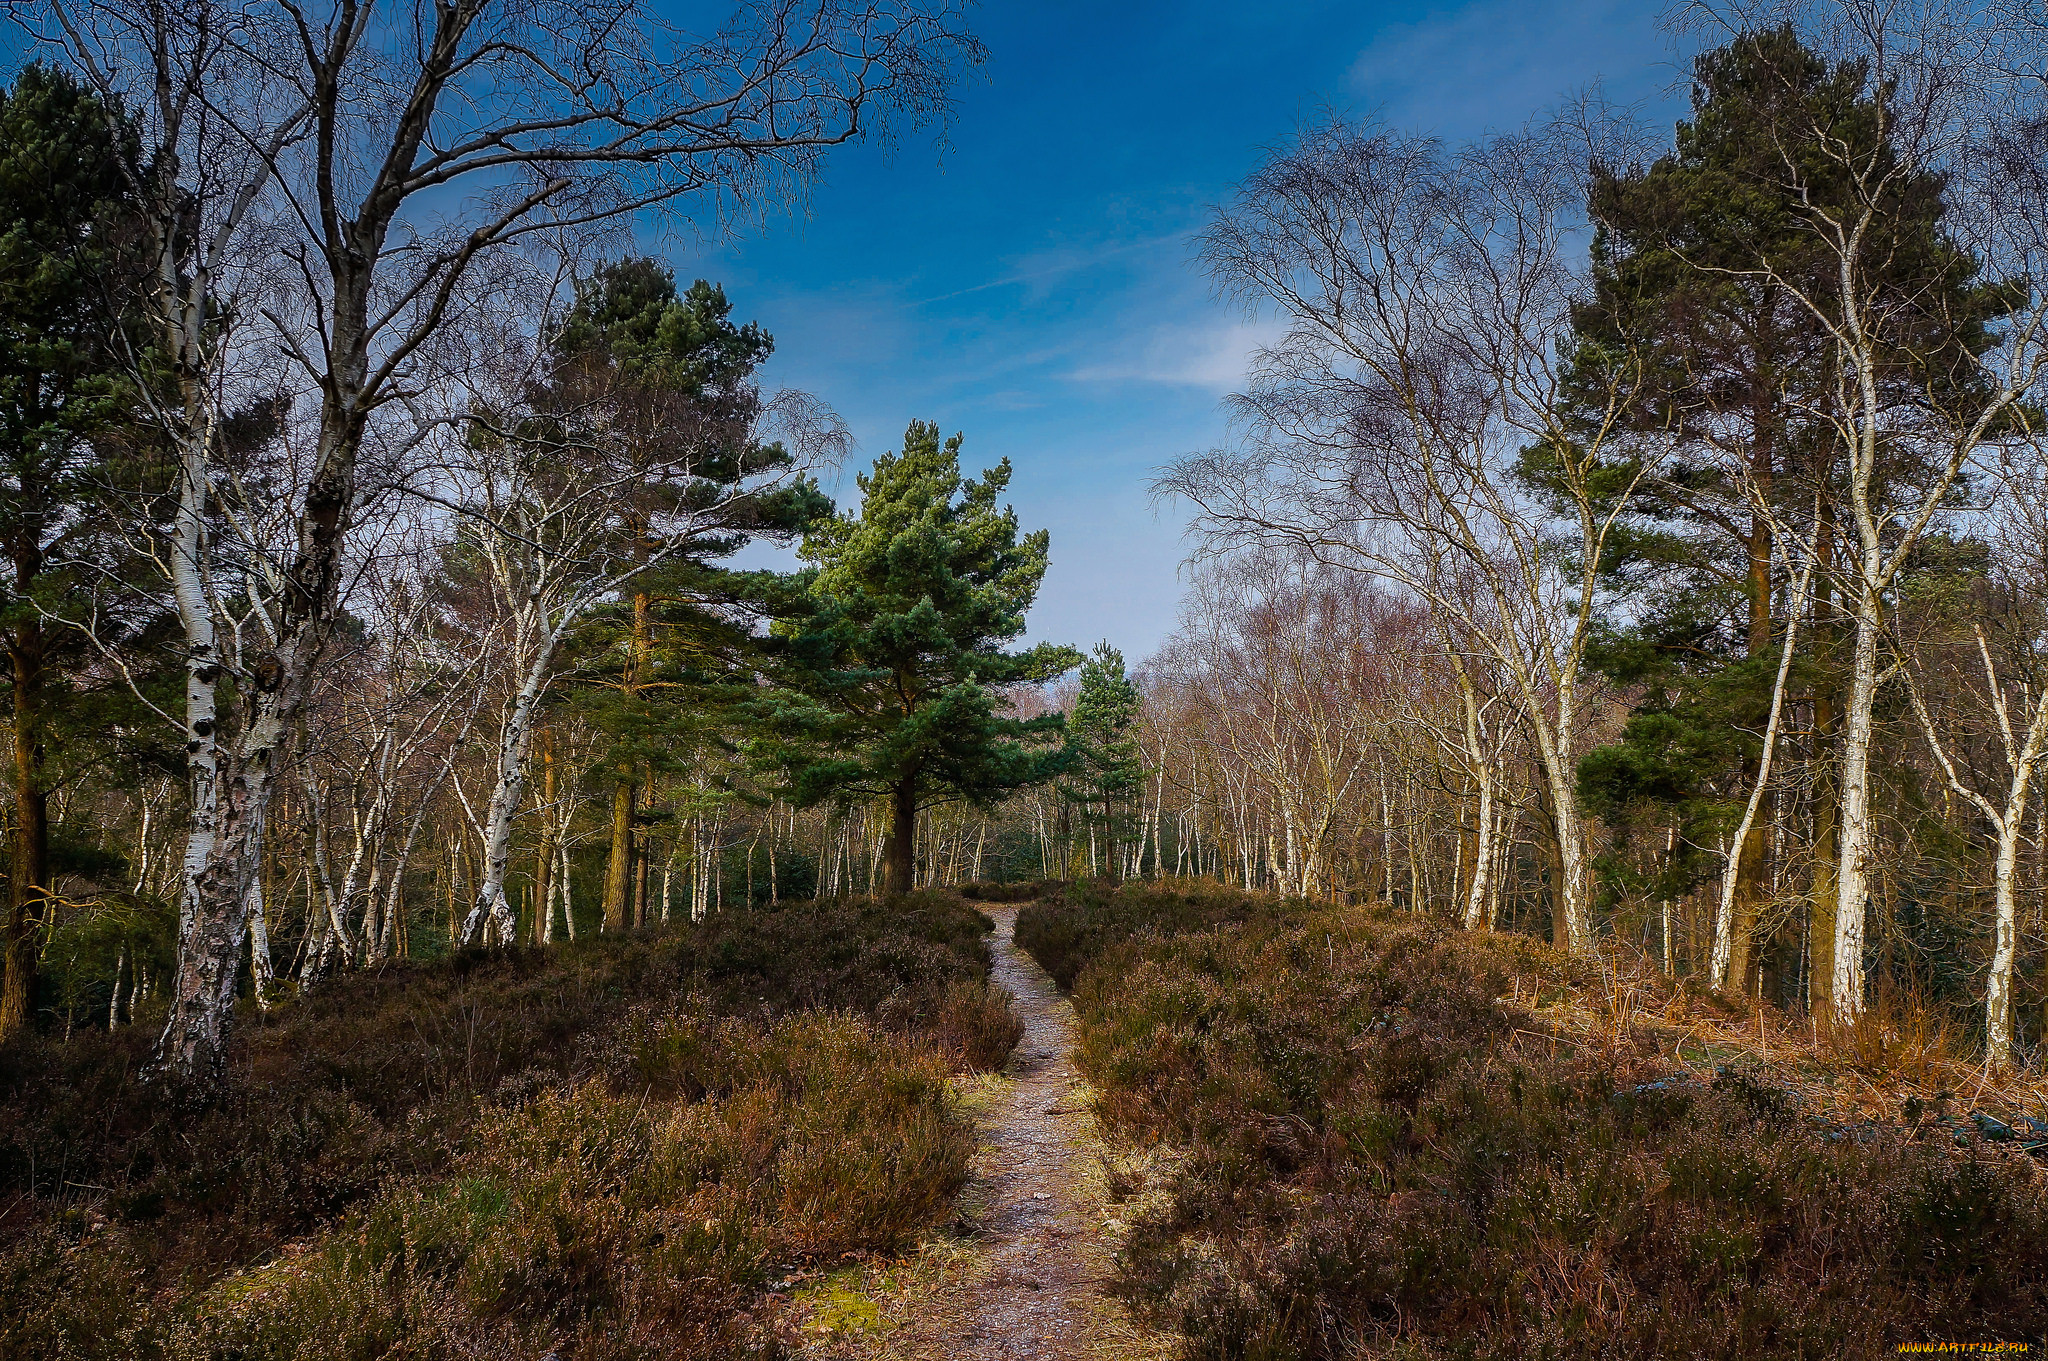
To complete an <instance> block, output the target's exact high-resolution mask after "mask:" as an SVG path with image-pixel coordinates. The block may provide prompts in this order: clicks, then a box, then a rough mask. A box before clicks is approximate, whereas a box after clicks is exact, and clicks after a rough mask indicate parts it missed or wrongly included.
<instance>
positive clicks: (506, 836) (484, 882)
mask: <svg viewBox="0 0 2048 1361" xmlns="http://www.w3.org/2000/svg"><path fill="white" fill-rule="evenodd" d="M554 649H555V640H554V638H552V637H549V638H548V639H547V640H546V641H545V643H544V644H543V645H542V647H541V648H540V651H539V653H538V655H537V656H535V658H534V660H533V664H532V665H531V666H529V667H528V668H527V670H526V675H525V676H524V677H523V678H522V680H521V682H520V686H519V694H518V695H517V697H516V698H515V699H514V700H513V702H512V714H511V717H510V718H509V719H507V720H506V723H505V731H504V734H503V736H502V737H501V738H500V739H499V743H498V778H497V782H496V783H495V785H494V786H493V787H492V789H491V807H490V812H489V814H488V815H487V817H486V820H485V824H484V865H483V873H482V874H480V875H479V876H477V878H478V883H477V894H476V901H475V903H474V904H473V905H472V906H471V907H470V909H469V915H468V917H466V918H465V919H464V920H463V923H462V929H461V932H460V934H459V936H458V939H459V940H460V941H461V942H462V943H463V944H468V943H469V942H470V941H472V940H474V939H476V937H477V934H478V933H479V932H480V931H481V930H482V929H483V925H484V923H485V922H486V921H488V922H490V924H491V927H492V929H493V930H495V931H496V932H497V936H498V943H499V944H500V945H510V944H511V943H512V933H513V930H514V929H515V927H516V926H517V923H516V922H515V921H514V920H513V917H512V912H511V909H510V908H509V907H508V906H507V905H506V902H505V870H506V867H507V866H508V865H509V864H510V862H511V857H512V823H513V820H514V819H515V818H517V817H518V816H519V805H520V804H521V803H522V802H524V801H525V799H526V757H527V752H528V750H529V749H530V748H531V746H532V743H533V717H534V711H535V710H536V709H538V708H539V707H540V697H541V692H542V691H544V690H546V689H547V684H548V679H549V672H550V668H551V667H552V666H553V665H554Z"/></svg>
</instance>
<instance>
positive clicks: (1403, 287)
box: [1161, 119, 1657, 950]
mask: <svg viewBox="0 0 2048 1361" xmlns="http://www.w3.org/2000/svg"><path fill="white" fill-rule="evenodd" d="M1582 126H1583V125H1575V124H1572V123H1569V122H1567V121H1563V120H1560V121H1558V122H1556V123H1554V124H1551V125H1547V126H1545V127H1543V128H1540V129H1539V130H1537V131H1536V132H1533V133H1529V134H1520V135H1515V136H1508V137H1501V138H1496V139H1492V140H1489V141H1486V142H1482V143H1477V144H1474V145H1471V146H1468V147H1464V148H1459V149H1450V148H1446V147H1444V146H1442V145H1440V144H1438V143H1436V142H1435V141H1432V140H1430V139H1427V138H1420V137H1409V136H1404V135H1401V134H1397V133H1394V132H1390V131H1387V130H1385V129H1382V128H1379V127H1376V126H1371V125H1362V124H1357V123H1351V122H1346V121H1343V120H1341V119H1340V120H1332V121H1328V122H1325V123H1322V124H1319V125H1316V126H1313V127H1311V128H1309V129H1307V130H1305V131H1304V132H1303V133H1302V134H1301V136H1300V137H1299V138H1298V140H1297V141H1296V142H1295V144H1293V145H1292V146H1290V147H1288V148H1286V149H1284V150H1283V151H1281V152H1280V153H1279V154H1277V155H1276V156H1275V157H1274V158H1273V159H1272V160H1271V161H1269V162H1268V163H1267V164H1266V165H1265V166H1263V167H1262V168H1261V169H1260V170H1259V171H1258V172H1256V173H1255V174H1254V175H1253V176H1252V177H1251V179H1250V180H1249V181H1247V183H1246V184H1245V186H1244V187H1243V188H1242V189H1241V190H1240V191H1239V194H1238V197H1237V199H1236V201H1235V202H1234V204H1233V205H1232V206H1231V207H1229V208H1228V209H1226V210H1225V211H1223V212H1222V213H1221V214H1219V216H1218V218H1217V220H1216V221H1215V223H1214V224H1213V225H1212V226H1211V227H1210V229H1209V230H1208V233H1207V235H1206V236H1205V238H1204V249H1205V253H1206V258H1207V260H1208V263H1209V266H1210V269H1211V271H1212V272H1213V273H1214V275H1215V276H1216V278H1217V279H1218V281H1219V283H1220V284H1221V286H1222V287H1223V288H1224V289H1225V290H1226V292H1228V293H1229V294H1230V295H1232V296H1234V297H1236V298H1238V299H1240V300H1242V301H1243V302H1244V303H1245V304H1246V305H1247V306H1248V307H1252V308H1257V309H1266V308H1270V309H1272V310H1274V311H1276V312H1277V313H1278V314H1279V315H1280V316H1281V318H1282V319H1283V320H1284V321H1285V322H1286V323H1287V325H1288V328H1289V329H1288V333H1287V336H1286V338H1285V339H1284V340H1282V341H1281V342H1280V343H1279V344H1278V345H1276V346H1274V347H1273V348H1272V349H1270V350H1268V351H1266V352H1264V353H1263V354H1262V355H1261V356H1260V358H1259V361H1258V365H1257V368H1256V370H1255V372H1254V375H1253V381H1252V385H1251V388H1250V390H1249V391H1248V392H1247V393H1246V394H1245V395H1244V396H1242V397H1241V398H1239V399H1238V410H1239V414H1240V417H1241V429H1242V430H1243V433H1244V439H1243V440H1242V441H1241V443H1240V445H1239V447H1237V448H1236V449H1233V450H1226V451H1222V452H1218V453H1216V454H1212V455H1208V456H1200V457H1192V458H1189V459H1186V460H1183V461H1182V462H1181V463H1180V464H1178V465H1177V466H1176V467H1175V468H1174V469H1173V471H1172V472H1171V473H1170V474H1169V476H1168V477H1166V478H1165V479H1164V480H1163V482H1162V483H1161V486H1162V488H1163V489H1165V490H1168V491H1171V492H1176V493H1179V494H1181V495H1184V496H1187V497H1188V498H1189V499H1190V500H1192V501H1193V502H1194V503H1195V504H1196V506H1197V507H1198V519H1197V524H1198V526H1199V527H1200V528H1201V529H1203V530H1204V531H1206V533H1207V534H1208V535H1209V542H1210V543H1211V544H1212V545H1218V546H1228V545H1234V544H1238V543H1242V542H1246V541H1251V542H1264V543H1274V544H1283V545H1290V546H1292V547H1294V548H1296V549H1298V550H1299V551H1302V552H1305V553H1307V554H1310V555H1312V556H1314V557H1316V558H1318V559H1319V560H1322V561H1325V562H1327V563H1330V564H1332V565H1334V566H1337V567H1341V568H1344V569H1347V570H1352V571H1357V572H1363V573H1368V574H1371V575H1375V576H1378V577H1381V578H1383V579H1386V580H1390V581H1393V582H1396V583H1399V584H1400V585H1401V586H1403V587H1405V588H1406V589H1408V590H1410V591H1413V592H1414V593H1416V595H1418V596H1419V597H1421V598H1422V599H1424V600H1426V601H1427V602H1428V603H1429V604H1430V606H1431V608H1432V609H1434V610H1436V611H1439V612H1441V613H1442V614H1444V615H1445V616H1447V617H1448V618H1450V619H1452V620H1454V621H1456V624H1457V627H1458V628H1459V630H1460V632H1461V633H1463V634H1464V635H1465V636H1466V637H1469V638H1471V639H1472V640H1474V642H1475V644H1477V645H1479V646H1482V647H1483V648H1484V649H1485V651H1486V653H1487V654H1488V656H1489V657H1490V659H1491V660H1493V661H1495V662H1497V663H1498V664H1499V666H1500V668H1501V671H1502V674H1503V675H1504V676H1505V677H1506V678H1507V680H1508V682H1509V683H1510V684H1511V685H1512V687H1513V688H1514V691H1515V693H1516V697H1517V700H1518V702H1519V704H1520V707H1521V709H1522V711H1523V714H1524V716H1525V719H1526V721H1527V723H1528V725H1529V729H1530V732H1531V734H1532V736H1533V738H1534V741H1535V746H1536V750H1537V754H1538V758H1539V762H1540V765H1541V768H1542V771H1543V776H1544V781H1545V784H1546V786H1547V790H1548V794H1549V797H1548V799H1547V800H1546V808H1547V809H1548V811H1549V814H1550V819H1551V824H1552V826H1551V830H1552V832H1553V838H1554V842H1555V845H1556V848H1557V860H1558V865H1557V869H1558V876H1557V899H1558V902H1557V920H1558V921H1559V923H1560V924H1561V926H1562V930H1561V932H1560V935H1561V937H1562V938H1563V939H1564V940H1566V941H1568V942H1569V943H1570V945H1571V947H1572V948H1573V949H1577V950H1585V949H1589V948H1590V947H1591V944H1592V939H1593V936H1592V920H1591V899H1592V894H1591V886H1590V883H1589V880H1588V858H1589V851H1588V847H1587V843H1586V832H1585V826H1584V822H1583V819H1582V818H1581V816H1580V814H1579V811H1578V803H1577V797H1576V777H1577V767H1576V761H1577V755H1578V751H1577V748H1578V745H1579V741H1580V728H1581V717H1580V710H1579V705H1580V702H1581V698H1582V696H1581V682H1582V678H1583V672H1584V664H1585V654H1586V646H1587V642H1588V639H1589V636H1590V634H1591V631H1592V629H1593V626H1594V624H1595V622H1596V620H1597V618H1598V613H1599V609H1600V607H1601V605H1602V603H1603V582H1602V580H1601V576H1600V572H1599V564H1600V561H1601V559H1602V556H1603V554H1604V553H1605V552H1606V549H1607V544H1608V541H1609V539H1610V538H1611V537H1612V536H1613V534H1614V533H1615V530H1616V526H1617V525H1618V524H1620V523H1621V522H1622V520H1623V517H1624V516H1625V515H1626V514H1627V511H1628V508H1629V504H1630V498H1631V494H1632V492H1633V489H1634V487H1635V486H1636V485H1637V483H1638V482H1639V481H1640V480H1641V479H1642V477H1643V476H1645V475H1646V473H1648V472H1649V471H1650V470H1651V469H1652V468H1654V466H1655V462H1656V458H1657V454H1656V452H1655V451H1654V450H1646V449H1645V448H1644V446H1643V444H1642V442H1641V441H1640V440H1636V441H1633V442H1632V445H1631V449H1630V450H1629V451H1628V454H1627V456H1626V457H1625V458H1622V459H1619V460H1617V459H1615V458H1613V457H1611V455H1612V454H1614V453H1616V452H1618V451H1612V450H1610V448H1609V443H1610V440H1611V439H1612V438H1613V437H1614V436H1615V434H1616V433H1617V431H1619V430H1620V429H1622V428H1623V418H1624V415H1625V413H1626V410H1627V408H1628V406H1629V403H1630V402H1631V401H1632V400H1633V396H1634V387H1635V384H1636V382H1637V379H1638V377H1639V375H1638V374H1637V373H1636V371H1635V367H1634V359H1633V356H1631V355H1630V354H1629V353H1627V352H1625V351H1622V352H1611V353H1609V354H1608V355H1606V356H1605V362H1604V363H1603V365H1602V366H1601V367H1600V370H1599V382H1600V384H1601V387H1600V391H1601V394H1602V395H1601V398H1600V400H1599V401H1598V402H1597V403H1595V404H1594V408H1595V411H1596V414H1595V415H1594V416H1593V418H1591V419H1578V420H1573V421H1569V422H1568V421H1567V420H1566V419H1565V418H1564V416H1563V415H1562V413H1561V402H1560V400H1559V399H1560V395H1561V394H1560V390H1561V385H1562V383H1563V381H1564V378H1565V368H1564V363H1563V356H1564V355H1565V353H1566V350H1565V344H1564V342H1565V339H1566V335H1567V333H1568V331H1569V328H1570V321H1571V308H1572V304H1573V301H1574V299H1575V298H1576V297H1577V296H1578V295H1579V294H1580V292H1581V291H1582V282H1581V275H1582V270H1583V259H1584V254H1583V252H1584V247H1585V243H1586V236H1587V233H1588V227H1587V223H1586V220H1585V217H1584V212H1583V199H1584V185H1583V183H1582V179H1583V172H1584V165H1585V163H1586V153H1587V151H1588V150H1590V149H1593V148H1590V147H1589V146H1588V143H1587V140H1586V139H1585V137H1584V136H1583V135H1582ZM1587 375H1588V370H1587V368H1586V366H1585V365H1583V363H1582V364H1581V365H1580V367H1579V369H1578V376H1577V379H1576V381H1578V382H1579V383H1580V384H1582V386H1581V389H1580V390H1581V392H1583V391H1584V390H1585V389H1584V386H1583V384H1585V382H1586V380H1587ZM1617 465H1618V471H1617ZM1453 561H1455V563H1456V564H1457V567H1458V571H1457V572H1455V573H1453V572H1450V571H1448V570H1447V564H1449V563H1451V562H1453ZM1467 578H1469V579H1470V580H1471V581H1473V582H1476V583H1478V584H1479V586H1480V587H1481V598H1482V599H1483V602H1484V610H1483V612H1481V613H1475V612H1474V611H1473V609H1472V608H1471V606H1470V604H1469V603H1468V598H1467V596H1466V595H1465V594H1464V593H1463V592H1462V591H1453V590H1448V589H1446V588H1445V584H1444V583H1445V582H1446V581H1448V580H1454V579H1455V580H1460V581H1462V580H1465V579H1467Z"/></svg>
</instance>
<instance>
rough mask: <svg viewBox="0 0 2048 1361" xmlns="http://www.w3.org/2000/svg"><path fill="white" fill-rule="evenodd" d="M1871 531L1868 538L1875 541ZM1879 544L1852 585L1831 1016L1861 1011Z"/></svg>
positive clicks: (1878, 622) (1849, 1016) (1878, 624)
mask: <svg viewBox="0 0 2048 1361" xmlns="http://www.w3.org/2000/svg"><path fill="white" fill-rule="evenodd" d="M1875 537H1876V536H1875V534H1874V533H1873V534H1872V535H1871V536H1870V538H1871V539H1873V540H1874V539H1875ZM1878 551H1879V550H1878V548H1877V546H1876V545H1875V544H1874V543H1872V544H1870V545H1868V546H1867V547H1866V550H1865V553H1864V556H1865V559H1866V561H1865V563H1864V564H1863V570H1862V571H1861V572H1859V574H1858V576H1859V578H1860V579H1859V580H1858V581H1857V582H1856V584H1855V591H1856V597H1855V601H1854V603H1853V611H1854V616H1855V625H1856V645H1855V652H1854V655H1853V660H1852V663H1851V668H1850V672H1849V695H1848V705H1847V712H1845V713H1844V714H1843V716H1842V768H1841V797H1840V800H1839V806H1840V809H1841V813H1840V817H1841V823H1840V827H1839V830H1838V832H1837V836H1838V838H1839V845H1840V853H1839V856H1838V859H1837V863H1836V867H1835V945H1834V961H1833V978H1832V982H1831V986H1830V987H1829V990H1828V993H1829V1001H1830V1003H1831V1005H1832V1006H1833V1008H1834V1012H1835V1019H1836V1020H1838V1021H1843V1022H1850V1021H1854V1020H1855V1019H1856V1018H1857V1017H1858V1016H1860V1015H1862V1014H1863V941H1864V930H1865V925H1866V923H1865V920H1864V918H1865V913H1866V911H1867V909H1868V906H1869V901H1870V850H1871V841H1872V837H1873V831H1874V829H1873V828H1872V826H1871V819H1870V743H1871V736H1872V733H1873V730H1874V725H1873V710H1874V709H1875V708H1876V703H1877V640H1878V633H1879V631H1880V630H1881V629H1882V627H1883V619H1882V618H1881V617H1880V614H1879V609H1880V605H1879V601H1878V594H1877V589H1876V587H1875V586H1874V585H1872V584H1871V578H1872V577H1873V576H1874V575H1875V568H1876V561H1875V560H1876V558H1877V554H1878Z"/></svg>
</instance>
